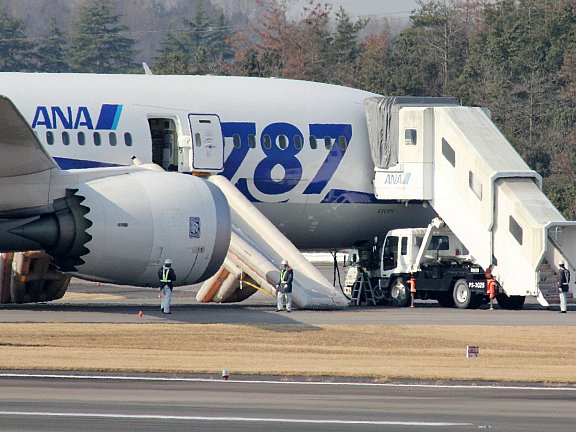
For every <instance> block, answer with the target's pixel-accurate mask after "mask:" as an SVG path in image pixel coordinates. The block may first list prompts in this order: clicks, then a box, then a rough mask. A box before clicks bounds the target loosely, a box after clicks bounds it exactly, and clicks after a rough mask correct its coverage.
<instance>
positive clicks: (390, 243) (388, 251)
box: [382, 236, 398, 270]
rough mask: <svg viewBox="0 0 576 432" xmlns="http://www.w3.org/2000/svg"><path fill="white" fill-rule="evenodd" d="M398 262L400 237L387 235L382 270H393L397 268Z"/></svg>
mask: <svg viewBox="0 0 576 432" xmlns="http://www.w3.org/2000/svg"><path fill="white" fill-rule="evenodd" d="M397 262H398V237H396V236H389V237H386V241H385V242H384V250H383V252H382V270H392V269H395V268H396V264H397Z"/></svg>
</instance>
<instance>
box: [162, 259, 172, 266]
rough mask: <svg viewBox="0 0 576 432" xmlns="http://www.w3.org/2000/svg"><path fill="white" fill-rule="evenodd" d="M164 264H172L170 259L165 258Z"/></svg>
mask: <svg viewBox="0 0 576 432" xmlns="http://www.w3.org/2000/svg"><path fill="white" fill-rule="evenodd" d="M164 265H172V260H171V259H170V258H167V259H166V261H164Z"/></svg>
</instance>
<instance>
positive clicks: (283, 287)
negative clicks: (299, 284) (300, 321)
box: [276, 260, 294, 312]
mask: <svg viewBox="0 0 576 432" xmlns="http://www.w3.org/2000/svg"><path fill="white" fill-rule="evenodd" d="M293 279H294V272H293V271H292V269H291V268H290V267H289V266H288V261H286V260H282V264H281V267H280V283H279V284H278V287H277V291H278V294H277V299H278V304H277V306H278V307H277V308H276V312H280V311H282V309H283V308H284V301H286V311H287V312H292V280H293Z"/></svg>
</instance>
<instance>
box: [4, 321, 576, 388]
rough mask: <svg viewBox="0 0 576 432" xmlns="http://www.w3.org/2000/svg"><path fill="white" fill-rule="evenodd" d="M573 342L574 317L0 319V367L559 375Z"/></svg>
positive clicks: (567, 367) (567, 370) (567, 368)
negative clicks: (469, 351) (556, 323)
mask: <svg viewBox="0 0 576 432" xmlns="http://www.w3.org/2000/svg"><path fill="white" fill-rule="evenodd" d="M466 345H479V346H480V357H479V358H476V359H467V358H466V356H465V354H466ZM575 345H576V328H574V327H481V326H458V327H456V326H414V325H412V326H375V325H372V326H371V325H358V326H340V325H325V326H321V327H310V326H305V325H289V326H277V325H266V326H253V325H224V324H216V325H189V324H62V323H50V324H0V368H1V369H32V370H33V369H37V370H40V369H43V370H98V371H163V372H186V373H218V372H219V371H221V370H222V369H223V368H228V369H230V370H231V371H232V373H242V374H277V375H339V376H362V377H375V378H378V379H383V380H384V379H389V378H421V379H440V380H445V379H446V380H448V379H457V380H505V381H542V382H566V383H568V382H576V373H575V372H576V357H575V356H573V354H572V347H573V346H575Z"/></svg>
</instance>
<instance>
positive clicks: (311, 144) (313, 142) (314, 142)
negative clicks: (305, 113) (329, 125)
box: [310, 135, 318, 150]
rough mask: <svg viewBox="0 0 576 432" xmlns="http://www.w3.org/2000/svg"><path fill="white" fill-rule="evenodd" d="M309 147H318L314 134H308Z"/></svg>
mask: <svg viewBox="0 0 576 432" xmlns="http://www.w3.org/2000/svg"><path fill="white" fill-rule="evenodd" d="M310 148H311V149H312V150H316V149H317V148H318V140H316V137H315V136H314V135H310Z"/></svg>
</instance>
